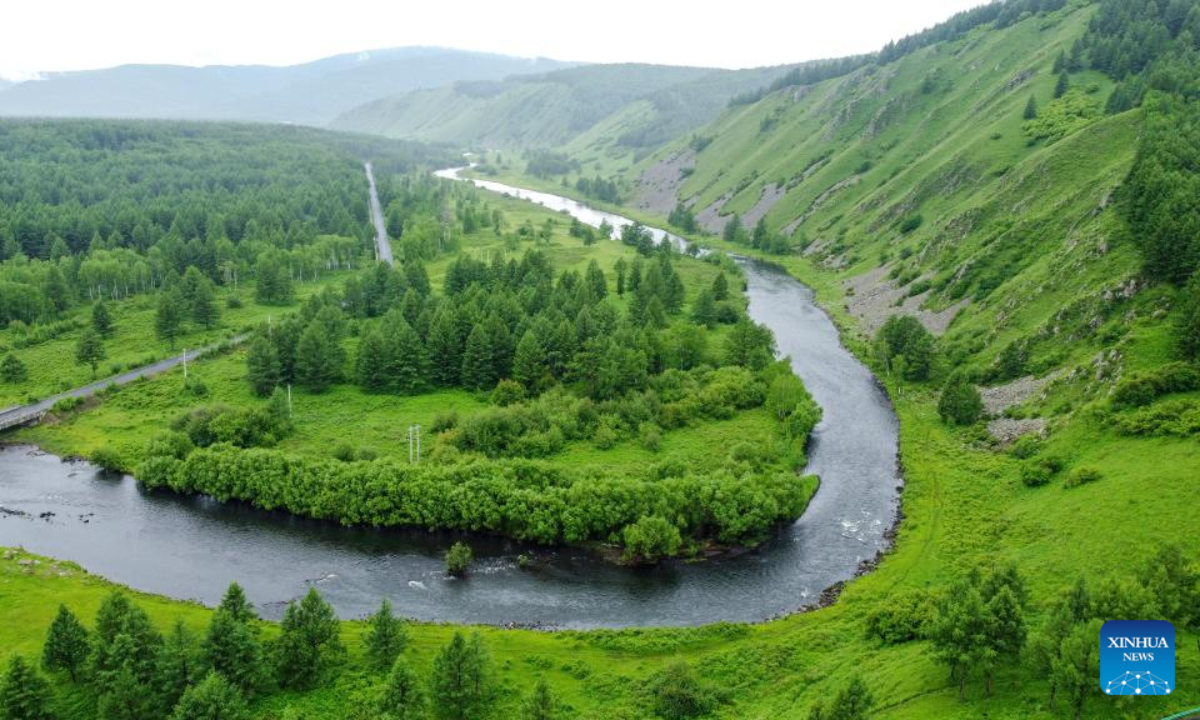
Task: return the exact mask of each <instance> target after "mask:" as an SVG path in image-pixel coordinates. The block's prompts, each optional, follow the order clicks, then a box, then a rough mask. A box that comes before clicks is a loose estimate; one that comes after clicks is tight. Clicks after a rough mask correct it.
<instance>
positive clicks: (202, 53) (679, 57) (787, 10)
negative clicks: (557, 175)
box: [0, 0, 982, 79]
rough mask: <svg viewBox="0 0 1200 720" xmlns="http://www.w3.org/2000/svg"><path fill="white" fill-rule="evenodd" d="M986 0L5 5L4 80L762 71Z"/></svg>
mask: <svg viewBox="0 0 1200 720" xmlns="http://www.w3.org/2000/svg"><path fill="white" fill-rule="evenodd" d="M981 2H982V0H822V1H821V2H815V1H811V0H790V1H789V0H733V1H732V2H722V3H715V2H694V1H693V2H683V1H681V0H599V1H596V2H589V3H586V4H585V3H579V2H571V1H570V0H423V1H422V2H411V0H387V1H384V2H380V1H378V0H328V1H326V2H310V1H309V0H288V1H287V2H283V1H282V0H74V1H71V0H6V1H5V2H4V7H3V9H2V10H0V77H6V78H9V79H21V78H26V77H29V76H31V75H33V74H35V73H38V72H45V71H54V70H84V69H92V68H102V67H111V66H113V65H120V64H124V63H174V64H183V65H225V64H246V63H256V64H267V65H290V64H293V63H298V62H305V61H308V60H315V59H317V58H321V57H325V56H328V55H336V54H338V53H346V52H354V51H358V50H365V49H372V48H385V47H397V46H402V45H437V46H443V47H454V48H462V49H467V50H482V51H489V52H498V53H505V54H509V55H520V56H526V57H534V56H542V57H552V58H555V59H559V60H581V61H590V62H623V61H639V62H653V63H671V64H679V65H705V66H718V67H730V68H737V67H752V66H758V65H778V64H782V63H790V62H797V61H801V60H810V59H814V58H822V57H834V56H840V55H848V54H852V53H861V52H867V51H870V50H875V49H878V48H879V47H880V46H882V45H883V44H884V43H886V42H887V41H888V40H890V39H893V38H897V37H901V36H903V35H907V34H909V33H912V32H915V31H918V30H921V29H922V28H924V27H927V26H929V25H932V24H935V23H937V22H939V21H941V20H944V19H945V18H947V17H949V16H950V15H951V14H953V13H955V12H957V11H959V10H963V9H966V8H969V7H972V6H975V5H979V4H981ZM710 8H712V9H710ZM718 8H719V10H717V9H718Z"/></svg>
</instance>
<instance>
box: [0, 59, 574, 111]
mask: <svg viewBox="0 0 1200 720" xmlns="http://www.w3.org/2000/svg"><path fill="white" fill-rule="evenodd" d="M569 66H570V64H569V63H563V62H559V61H557V60H549V59H545V58H538V59H529V58H517V57H510V56H505V55H494V54H488V53H477V52H467V51H462V50H450V49H444V48H426V47H405V48H392V49H385V50H372V51H368V52H361V53H347V54H344V55H335V56H332V57H328V58H323V59H320V60H315V61H313V62H308V63H303V64H299V65H289V66H283V67H271V66H265V65H213V66H207V67H188V66H181V65H122V66H118V67H114V68H108V69H104V70H88V71H77V72H60V73H49V74H46V75H44V76H43V77H42V78H41V79H39V80H34V81H27V82H21V83H16V84H11V83H8V82H7V81H0V93H2V94H0V115H5V116H42V117H108V118H121V117H131V118H132V117H138V118H180V119H203V120H217V119H221V120H254V121H263V122H292V123H298V124H306V125H324V124H326V123H328V122H329V121H330V120H332V119H333V118H334V117H336V116H337V115H339V114H341V113H343V112H345V111H347V110H349V109H351V108H354V107H356V106H358V105H362V104H364V103H369V102H371V101H373V100H377V99H379V98H383V97H387V96H390V95H395V94H397V93H405V92H408V91H411V90H416V89H420V88H433V87H438V86H442V85H446V84H450V83H454V82H458V81H487V80H499V79H502V78H504V77H507V76H510V75H519V74H523V73H544V72H547V71H550V70H555V69H560V68H564V67H569Z"/></svg>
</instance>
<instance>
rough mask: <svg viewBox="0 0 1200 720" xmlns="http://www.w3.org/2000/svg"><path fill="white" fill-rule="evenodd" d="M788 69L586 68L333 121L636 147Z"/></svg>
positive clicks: (401, 130) (449, 91)
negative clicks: (590, 140)
mask: <svg viewBox="0 0 1200 720" xmlns="http://www.w3.org/2000/svg"><path fill="white" fill-rule="evenodd" d="M789 69H790V68H788V67H778V68H759V69H753V70H714V69H711V68H694V67H673V66H665V65H637V64H621V65H587V66H583V67H575V68H570V69H564V70H558V71H556V72H550V73H545V74H540V75H522V76H520V77H510V78H507V79H505V80H503V81H491V82H459V83H455V84H454V85H453V86H450V87H442V88H437V89H432V90H421V91H416V92H411V93H407V94H403V95H398V96H395V97H389V98H386V99H383V100H378V101H376V102H373V103H369V104H366V105H364V106H362V107H359V108H356V109H354V110H351V111H350V112H347V113H345V114H344V115H342V116H340V117H338V118H337V119H336V120H334V122H333V127H335V128H339V129H344V130H354V131H360V132H369V133H376V134H381V135H387V136H390V137H397V138H405V139H411V140H425V141H443V142H453V143H457V144H460V145H476V146H490V147H515V148H530V147H558V146H563V145H566V144H568V143H571V142H576V141H579V140H580V139H582V138H584V137H586V136H589V135H602V136H604V137H603V142H604V143H607V144H608V145H620V146H622V147H624V148H626V149H632V150H636V149H639V148H650V147H657V146H659V145H661V144H662V143H664V142H667V141H668V140H671V139H673V138H675V137H678V136H679V135H680V134H681V133H684V132H687V131H688V130H690V129H692V128H694V127H698V126H700V125H703V124H705V123H707V122H710V121H712V120H714V119H716V117H717V116H718V115H719V114H720V113H721V111H722V110H723V109H724V108H725V106H726V105H727V104H728V102H729V100H730V99H731V98H732V97H734V96H736V95H739V94H741V93H745V92H747V91H751V90H754V89H756V88H758V87H761V86H762V85H764V84H767V83H770V82H771V81H772V80H774V79H775V78H777V77H779V76H781V75H783V74H784V73H786V72H787V71H788V70H789ZM597 139H600V138H597Z"/></svg>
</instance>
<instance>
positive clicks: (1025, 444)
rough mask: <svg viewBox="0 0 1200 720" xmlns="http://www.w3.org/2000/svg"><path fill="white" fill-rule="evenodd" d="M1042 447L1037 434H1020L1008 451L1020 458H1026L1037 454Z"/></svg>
mask: <svg viewBox="0 0 1200 720" xmlns="http://www.w3.org/2000/svg"><path fill="white" fill-rule="evenodd" d="M1041 448H1042V440H1041V438H1039V437H1038V436H1037V435H1022V436H1021V437H1019V438H1017V440H1016V442H1014V443H1013V444H1012V447H1010V448H1009V449H1008V452H1009V453H1011V454H1012V456H1013V457H1015V458H1018V459H1020V460H1028V459H1029V458H1031V457H1033V456H1034V455H1037V454H1038V452H1039V451H1040V450H1041Z"/></svg>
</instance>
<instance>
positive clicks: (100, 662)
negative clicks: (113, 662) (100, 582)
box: [91, 590, 133, 673]
mask: <svg viewBox="0 0 1200 720" xmlns="http://www.w3.org/2000/svg"><path fill="white" fill-rule="evenodd" d="M132 609H133V606H132V605H131V604H130V602H129V598H128V597H126V596H125V594H124V593H122V592H120V591H117V590H114V591H113V592H111V593H109V594H108V595H106V596H105V598H104V600H102V601H101V602H100V609H99V610H98V611H97V612H96V633H95V639H94V642H93V645H92V657H91V666H92V670H93V671H95V672H96V673H101V672H104V671H106V670H108V669H109V667H108V647H109V646H110V645H112V643H113V641H114V640H116V639H117V634H118V633H119V632H121V627H122V626H123V625H124V624H125V618H126V617H128V615H129V613H130V612H131V611H132Z"/></svg>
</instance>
